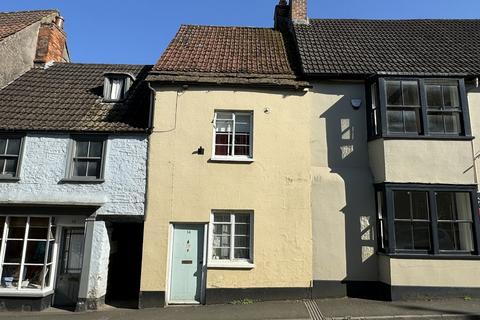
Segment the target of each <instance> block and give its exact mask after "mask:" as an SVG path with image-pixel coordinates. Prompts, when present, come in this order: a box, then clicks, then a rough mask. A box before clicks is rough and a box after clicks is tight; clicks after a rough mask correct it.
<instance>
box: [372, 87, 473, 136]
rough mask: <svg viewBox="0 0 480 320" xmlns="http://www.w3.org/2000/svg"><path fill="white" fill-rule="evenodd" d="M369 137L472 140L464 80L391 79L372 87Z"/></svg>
mask: <svg viewBox="0 0 480 320" xmlns="http://www.w3.org/2000/svg"><path fill="white" fill-rule="evenodd" d="M369 105H370V108H369V117H368V120H369V135H370V137H371V138H374V137H380V136H383V137H418V136H426V137H429V136H431V137H455V136H457V137H458V136H470V135H471V133H470V123H469V122H470V121H469V117H468V107H467V97H466V92H465V84H464V81H463V79H388V78H380V79H379V80H378V81H376V82H374V83H372V84H371V85H370V104H369Z"/></svg>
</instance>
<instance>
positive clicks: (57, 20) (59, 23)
mask: <svg viewBox="0 0 480 320" xmlns="http://www.w3.org/2000/svg"><path fill="white" fill-rule="evenodd" d="M64 22H65V19H64V18H63V17H62V16H57V17H56V18H55V24H56V25H57V27H58V28H59V29H62V30H63V24H64Z"/></svg>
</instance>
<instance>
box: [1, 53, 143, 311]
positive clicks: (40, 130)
mask: <svg viewBox="0 0 480 320" xmlns="http://www.w3.org/2000/svg"><path fill="white" fill-rule="evenodd" d="M150 68H151V67H149V66H133V65H95V64H88V65H86V64H71V63H63V64H62V63H60V64H54V65H52V66H49V65H46V66H45V67H43V68H34V69H32V70H30V71H28V72H26V73H25V74H23V75H22V76H21V77H20V78H18V79H17V80H15V81H14V82H12V83H11V84H9V85H8V86H6V87H5V88H3V89H2V90H0V110H1V112H0V114H1V115H0V129H1V132H0V239H1V240H0V266H1V284H0V302H1V305H2V308H3V309H7V310H39V309H40V310H41V309H44V308H47V307H49V306H51V305H53V306H58V307H71V308H74V309H76V310H85V309H95V308H97V306H98V305H99V304H101V303H103V302H104V300H105V299H107V300H110V301H112V300H119V299H120V300H122V301H126V300H128V299H133V300H134V301H135V300H137V299H138V289H139V279H140V278H139V277H140V264H141V241H142V230H143V216H144V206H145V184H146V161H147V131H148V127H149V117H148V115H149V108H150V102H149V101H150V93H149V92H150V91H149V89H148V88H147V87H146V84H145V83H144V82H143V79H144V78H145V76H146V74H147V73H148V71H149V69H150Z"/></svg>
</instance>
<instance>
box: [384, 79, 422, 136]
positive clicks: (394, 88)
mask: <svg viewBox="0 0 480 320" xmlns="http://www.w3.org/2000/svg"><path fill="white" fill-rule="evenodd" d="M385 85H386V91H387V94H386V96H387V123H388V132H395V133H398V132H400V133H414V134H418V133H420V130H421V126H420V108H421V107H420V93H419V90H418V81H415V80H412V81H410V80H408V81H403V80H389V81H386V83H385Z"/></svg>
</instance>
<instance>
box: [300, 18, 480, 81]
mask: <svg viewBox="0 0 480 320" xmlns="http://www.w3.org/2000/svg"><path fill="white" fill-rule="evenodd" d="M294 34H295V37H296V39H297V45H298V51H299V55H300V58H301V65H302V69H303V72H304V73H305V74H306V75H370V74H376V73H392V74H395V73H400V74H425V75H427V74H437V75H441V74H457V75H480V20H348V19H346V20H343V19H311V20H310V24H308V25H300V24H296V25H295V26H294Z"/></svg>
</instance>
